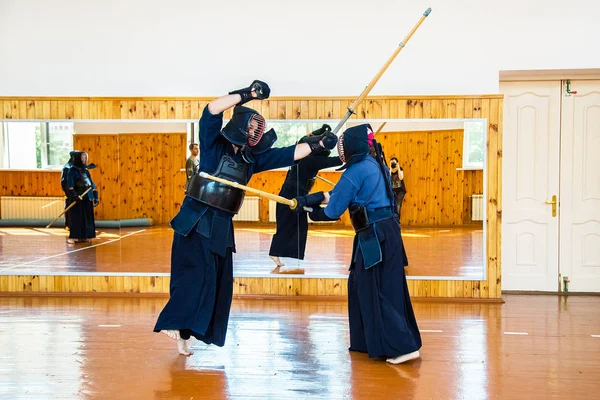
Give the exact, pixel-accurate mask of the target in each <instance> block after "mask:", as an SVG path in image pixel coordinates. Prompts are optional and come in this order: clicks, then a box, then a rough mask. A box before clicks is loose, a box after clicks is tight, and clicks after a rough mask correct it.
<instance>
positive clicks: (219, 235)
mask: <svg viewBox="0 0 600 400" xmlns="http://www.w3.org/2000/svg"><path fill="white" fill-rule="evenodd" d="M222 128H223V113H220V114H216V115H213V114H211V113H210V111H209V110H208V106H206V107H205V108H204V111H203V112H202V117H201V118H200V132H199V139H200V140H199V141H200V171H202V172H206V173H208V174H212V173H213V172H214V171H215V170H216V169H217V166H218V164H219V161H220V160H221V157H222V156H223V155H228V156H230V157H232V158H233V159H234V160H235V161H237V162H244V161H243V159H242V156H241V154H240V152H239V151H238V152H237V153H235V151H234V150H233V146H232V144H231V143H230V142H229V141H227V139H225V138H224V137H223V136H222V135H221V129H222ZM295 149H296V146H295V145H292V146H289V147H284V148H281V149H269V150H267V151H265V152H264V153H261V154H254V155H252V157H253V162H252V163H250V164H249V166H248V181H250V178H251V177H252V175H253V174H255V173H258V172H262V171H268V170H270V169H275V168H282V167H289V166H291V165H294V152H295ZM232 218H233V214H230V213H227V212H224V211H221V210H219V209H217V208H215V207H211V206H209V205H206V204H204V203H201V202H199V201H197V200H194V199H192V198H190V197H188V196H186V197H185V199H184V200H183V204H181V208H180V210H179V213H177V215H176V216H175V218H173V219H172V220H171V227H172V228H173V230H175V232H177V233H178V234H180V235H183V236H188V235H189V234H190V233H191V232H192V230H193V229H194V228H196V232H197V233H199V234H200V235H202V236H204V237H205V238H207V239H210V251H211V252H213V253H215V254H218V255H220V256H222V257H224V256H225V254H226V251H227V248H229V247H231V248H233V252H235V242H234V237H233V222H232Z"/></svg>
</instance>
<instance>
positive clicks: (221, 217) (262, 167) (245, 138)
mask: <svg viewBox="0 0 600 400" xmlns="http://www.w3.org/2000/svg"><path fill="white" fill-rule="evenodd" d="M269 94H270V89H269V86H268V85H267V84H266V83H264V82H261V81H254V82H253V83H252V84H251V85H250V86H249V87H247V88H244V89H240V90H236V91H233V92H230V93H229V95H226V96H223V97H220V98H218V99H216V100H213V101H211V102H210V103H209V104H208V105H207V106H206V108H205V109H204V111H203V112H202V116H201V118H200V124H199V130H200V132H199V140H198V142H199V143H200V170H199V171H200V172H206V173H208V174H210V175H213V176H217V177H220V178H224V179H227V180H229V181H235V182H238V183H240V184H244V185H246V184H247V183H248V181H249V180H250V178H251V177H252V175H253V174H254V173H258V172H262V171H267V170H270V169H275V168H282V167H289V166H291V165H293V164H294V162H295V161H297V160H300V159H302V158H304V157H306V156H308V155H310V154H312V153H315V152H320V151H322V150H324V149H332V148H334V147H335V144H336V143H337V137H336V136H335V135H334V134H333V133H331V132H328V133H325V134H323V135H321V136H315V137H313V138H310V139H309V140H307V142H306V143H301V144H298V145H293V146H289V147H285V148H280V149H273V148H271V147H272V146H273V144H274V143H275V141H276V140H277V135H276V133H275V131H274V130H272V129H271V130H269V131H267V132H265V126H266V123H265V120H264V118H263V117H262V116H261V115H260V114H259V113H257V112H256V111H255V110H253V109H251V108H247V107H244V106H242V104H245V103H247V102H248V101H251V100H253V99H255V98H256V99H260V100H262V99H267V98H268V97H269ZM234 106H235V108H234V109H233V115H232V117H231V120H230V121H229V122H228V123H227V124H226V125H225V127H223V111H225V110H227V109H229V108H231V107H234ZM244 195H245V192H244V191H243V190H241V189H239V188H235V187H232V186H228V185H225V184H222V183H219V182H216V181H213V180H210V179H208V178H205V177H202V176H200V174H196V175H193V176H192V178H191V179H190V182H189V185H188V188H187V191H186V197H185V199H184V200H183V203H182V205H181V208H180V210H179V213H178V214H177V215H176V216H175V217H174V218H173V220H171V227H172V228H173V230H174V231H175V232H174V236H173V246H172V250H171V286H170V298H169V301H168V303H167V304H166V305H165V307H164V309H163V310H162V312H161V313H160V315H159V317H158V321H157V322H156V325H155V327H154V332H161V331H162V332H163V333H165V334H167V335H168V336H169V337H171V338H172V339H175V340H177V347H178V350H179V353H180V354H183V355H190V354H192V352H191V351H189V349H188V346H187V340H188V339H189V338H190V337H191V336H194V337H195V338H196V339H198V340H201V341H203V342H204V343H207V344H214V345H217V346H220V347H221V346H223V345H224V344H225V335H226V333H227V323H228V321H229V311H230V309H231V300H232V296H233V262H232V253H233V252H235V242H234V233H233V222H232V218H233V216H234V215H235V214H236V213H237V212H238V211H239V209H240V207H241V205H242V202H243V200H244Z"/></svg>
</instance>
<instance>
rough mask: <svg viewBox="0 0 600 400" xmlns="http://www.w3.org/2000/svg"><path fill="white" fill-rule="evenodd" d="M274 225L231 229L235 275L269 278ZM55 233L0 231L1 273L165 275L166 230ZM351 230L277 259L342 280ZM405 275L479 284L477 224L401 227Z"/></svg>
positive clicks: (323, 232)
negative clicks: (84, 240) (83, 240)
mask: <svg viewBox="0 0 600 400" xmlns="http://www.w3.org/2000/svg"><path fill="white" fill-rule="evenodd" d="M274 233H275V230H274V226H273V225H266V226H262V227H260V226H256V225H251V224H238V225H237V227H236V244H237V250H238V252H237V253H236V254H234V273H235V275H236V276H239V277H243V276H268V275H269V273H270V271H271V269H272V268H273V267H274V264H273V262H272V261H271V260H270V258H269V257H268V254H269V248H270V244H271V238H272V236H273V234H274ZM67 236H68V232H66V231H65V230H64V229H61V228H53V229H42V228H0V249H1V252H0V274H2V275H6V274H11V275H12V274H20V275H28V274H31V275H40V274H45V275H51V274H68V273H81V272H84V273H88V272H92V273H93V272H101V273H119V272H127V273H168V272H170V256H171V243H172V239H173V231H172V230H171V228H169V227H168V226H154V227H149V228H123V229H121V230H118V229H98V238H97V239H94V241H93V242H92V244H91V245H88V244H67V243H66V237H67ZM353 237H354V232H353V231H350V230H343V229H330V228H326V227H321V226H311V228H310V230H309V237H308V241H307V249H306V259H305V260H303V261H300V263H298V264H296V260H292V259H287V260H286V259H284V261H285V262H286V264H287V265H288V266H292V265H293V266H295V265H300V266H302V267H303V268H305V270H306V276H319V277H340V276H347V275H348V271H347V270H348V265H349V262H350V257H351V253H352V239H353ZM402 237H403V239H404V243H405V246H406V249H407V253H408V258H409V264H410V266H409V267H408V268H407V274H408V275H409V276H447V277H453V278H459V279H473V280H479V279H483V274H484V257H483V232H482V230H481V227H477V226H475V227H457V228H410V227H408V228H404V229H403V231H402Z"/></svg>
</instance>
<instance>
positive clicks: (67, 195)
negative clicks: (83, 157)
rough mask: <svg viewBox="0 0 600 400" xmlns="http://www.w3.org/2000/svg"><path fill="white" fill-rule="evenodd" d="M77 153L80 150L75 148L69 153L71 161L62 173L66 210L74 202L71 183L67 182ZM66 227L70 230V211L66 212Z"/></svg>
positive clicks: (61, 183)
mask: <svg viewBox="0 0 600 400" xmlns="http://www.w3.org/2000/svg"><path fill="white" fill-rule="evenodd" d="M77 153H79V151H78V150H73V151H71V152H70V153H69V161H67V162H66V164H65V165H63V169H62V174H61V176H60V187H61V188H62V190H63V192H64V193H65V210H66V209H67V207H69V206H70V205H71V202H72V199H71V194H70V193H69V184H68V182H67V179H68V174H69V170H70V169H71V167H72V166H73V157H74V156H75V154H77ZM65 229H66V230H69V213H68V212H67V213H65Z"/></svg>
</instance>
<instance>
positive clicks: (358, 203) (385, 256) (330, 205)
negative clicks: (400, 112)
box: [296, 124, 422, 364]
mask: <svg viewBox="0 0 600 400" xmlns="http://www.w3.org/2000/svg"><path fill="white" fill-rule="evenodd" d="M373 136H374V135H373V131H372V129H371V126H370V125H369V124H362V125H358V126H355V127H352V128H349V129H347V130H346V131H345V132H344V134H343V135H342V136H341V137H340V139H339V141H338V152H339V155H340V158H341V160H342V162H344V163H345V164H344V166H343V167H342V168H340V169H345V171H344V173H343V174H342V176H341V177H340V180H339V182H338V183H337V185H336V186H335V187H334V188H333V190H332V191H330V192H327V193H323V192H317V193H312V194H309V195H306V196H302V197H298V198H297V199H296V200H297V201H298V207H297V208H296V210H299V212H304V211H300V210H302V207H305V206H312V207H314V210H313V211H312V212H311V213H310V218H311V219H312V220H314V221H334V220H337V219H339V218H340V216H341V215H342V214H343V213H344V211H346V209H349V211H350V218H351V221H352V226H353V228H354V231H355V232H356V234H355V236H354V245H353V251H352V258H351V262H350V275H349V277H348V319H349V324H350V350H351V351H359V352H363V353H368V355H369V357H385V358H386V359H387V361H388V362H389V363H392V364H399V363H403V362H406V361H408V360H412V359H415V358H418V357H419V356H420V355H419V349H420V348H421V345H422V343H421V336H420V333H419V328H418V326H417V321H416V318H415V314H414V312H413V308H412V304H411V301H410V295H409V293H408V285H407V283H406V276H405V274H404V267H405V266H406V265H408V262H407V259H406V252H405V251H404V244H403V242H402V237H401V235H400V225H399V224H398V221H397V219H396V218H397V217H396V215H395V212H394V211H395V208H394V207H395V204H394V203H395V196H394V195H393V192H392V187H391V177H390V173H389V170H388V169H387V167H386V166H385V164H384V159H383V155H382V151H381V145H380V144H379V143H377V142H376V141H375V140H374V139H373ZM320 204H326V206H325V207H324V208H322V207H320Z"/></svg>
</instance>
